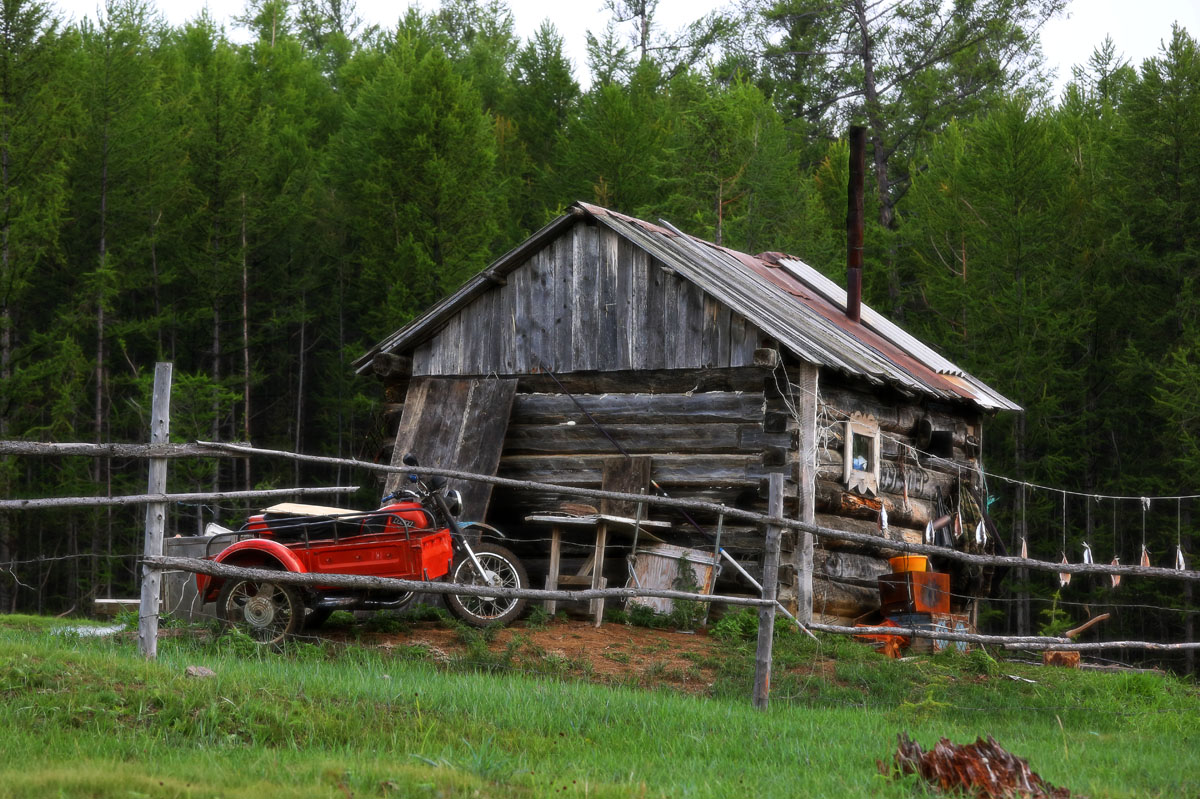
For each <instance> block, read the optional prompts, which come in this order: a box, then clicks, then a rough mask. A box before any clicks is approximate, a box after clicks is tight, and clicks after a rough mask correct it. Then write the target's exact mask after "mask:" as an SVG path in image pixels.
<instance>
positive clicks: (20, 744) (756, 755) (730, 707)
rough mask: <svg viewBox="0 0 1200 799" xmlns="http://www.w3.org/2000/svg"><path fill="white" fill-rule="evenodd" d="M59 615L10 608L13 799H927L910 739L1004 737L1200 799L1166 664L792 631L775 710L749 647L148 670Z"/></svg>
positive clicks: (4, 648) (265, 656)
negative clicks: (532, 658) (1144, 667)
mask: <svg viewBox="0 0 1200 799" xmlns="http://www.w3.org/2000/svg"><path fill="white" fill-rule="evenodd" d="M61 624H62V623H61V622H58V623H52V622H48V621H47V620H42V619H32V618H29V617H17V616H0V798H3V799H7V798H8V797H67V798H68V799H75V798H77V797H156V798H157V797H195V798H196V799H199V798H200V797H230V798H231V799H232V798H233V797H238V798H241V797H247V798H249V797H254V799H262V797H343V798H344V797H387V796H393V797H400V796H404V797H409V796H414V797H422V796H429V797H458V796H462V797H468V796H470V797H543V796H545V797H549V796H587V797H618V796H620V797H624V796H647V797H659V796H663V797H739V799H740V797H751V796H754V797H785V796H786V797H795V796H800V797H859V796H870V797H908V796H913V795H922V792H921V789H920V788H919V787H917V786H915V785H914V784H913V783H912V782H911V781H909V782H904V781H901V782H893V781H890V780H887V779H885V778H884V777H882V776H880V775H879V774H878V773H877V770H876V766H875V761H876V760H877V759H883V760H889V759H890V757H891V753H892V752H893V751H894V750H895V744H896V735H897V733H900V732H908V733H909V734H910V735H912V736H913V737H914V738H916V739H917V740H918V741H920V742H921V743H922V744H923V745H927V746H928V745H930V744H932V743H933V742H935V741H936V740H937V738H939V737H941V736H945V737H948V738H950V739H951V740H953V741H956V742H967V741H971V740H974V738H975V737H976V736H982V735H991V736H993V737H994V738H995V739H996V740H997V741H998V742H999V743H1000V744H1001V745H1003V746H1004V747H1005V748H1007V749H1008V750H1009V751H1011V752H1014V753H1015V754H1018V755H1020V756H1022V757H1025V758H1026V759H1028V760H1029V761H1030V765H1031V767H1032V768H1033V769H1034V770H1035V771H1037V772H1038V773H1039V774H1041V775H1042V777H1043V778H1045V779H1046V780H1048V781H1049V782H1051V783H1053V784H1055V785H1060V786H1066V787H1068V788H1070V789H1071V791H1072V793H1073V794H1074V795H1085V796H1089V797H1093V798H1096V797H1197V796H1200V692H1198V691H1197V689H1196V687H1195V685H1193V684H1191V683H1189V682H1185V681H1182V680H1179V679H1176V678H1172V677H1167V676H1164V675H1157V674H1144V673H1115V674H1114V673H1103V674H1101V673H1081V672H1073V671H1068V670H1062V669H1048V668H1040V667H1032V666H1026V665H1020V664H1013V663H997V662H996V661H994V660H992V659H991V658H990V657H987V656H985V655H983V654H982V653H975V654H972V655H968V656H962V655H954V656H951V655H939V656H934V657H928V658H924V659H919V660H916V661H909V662H906V663H896V662H892V661H888V660H886V659H884V658H882V657H880V656H878V655H875V654H874V653H873V652H871V651H870V650H868V649H866V648H865V647H862V646H860V645H858V644H855V643H852V642H847V641H841V640H825V641H824V642H822V644H820V645H819V646H816V645H813V644H812V643H811V642H807V641H806V640H804V639H802V638H801V637H800V636H797V635H794V634H789V633H787V632H783V631H781V633H780V637H779V640H778V643H777V646H776V656H777V659H776V664H777V666H778V669H777V673H776V675H775V677H774V680H773V690H772V704H771V709H770V710H769V711H767V712H765V713H764V712H757V711H755V710H753V709H752V708H751V707H750V705H749V701H748V698H747V697H748V691H749V679H750V674H751V673H752V669H753V667H752V653H751V649H750V645H749V644H748V643H744V642H740V641H738V640H736V638H735V639H734V640H730V641H727V642H726V643H724V644H721V645H719V646H718V647H717V648H716V649H715V650H714V653H713V655H712V658H713V663H711V664H709V665H710V666H713V667H714V668H715V669H716V672H717V673H718V674H719V677H718V678H717V679H716V681H715V682H714V684H713V685H712V687H711V690H710V692H709V693H710V694H711V695H710V696H694V695H685V694H681V693H678V692H675V691H669V690H646V689H643V688H630V687H623V686H608V685H594V684H590V683H588V682H587V681H585V680H582V679H577V678H573V677H570V676H563V674H564V672H563V670H562V669H561V668H559V667H556V666H554V665H553V664H551V665H548V666H547V668H546V669H545V672H546V673H545V674H541V675H538V674H531V673H528V672H529V670H530V669H529V665H530V664H529V663H528V662H526V663H525V664H524V666H525V670H524V671H520V672H517V671H515V670H513V669H511V668H509V666H511V663H510V662H506V661H505V659H504V657H503V655H497V656H492V657H488V658H484V659H482V660H479V661H477V662H474V663H471V662H468V661H462V662H459V663H458V665H457V666H455V667H446V666H436V665H434V664H431V663H430V662H428V660H427V659H426V658H425V657H424V653H423V652H422V651H421V650H420V649H419V648H414V647H409V648H405V647H400V648H396V649H393V650H391V651H382V650H379V649H375V648H368V647H360V646H333V645H328V644H324V645H303V644H302V645H296V646H291V647H289V648H288V649H287V650H286V651H284V652H282V653H269V652H260V651H257V650H255V649H254V647H253V645H249V644H248V642H246V641H244V640H239V639H237V638H232V637H228V636H225V637H220V638H214V637H211V636H207V637H196V636H190V635H181V636H179V637H174V638H166V639H164V640H162V641H161V642H160V648H159V651H160V655H159V659H158V661H156V662H153V663H148V662H145V661H142V660H141V659H140V658H139V657H138V655H137V651H136V644H135V643H134V642H133V641H132V640H131V639H130V638H129V637H123V638H122V637H118V638H116V639H113V638H94V637H88V636H81V635H79V634H77V633H70V632H65V633H64V632H59V631H56V629H55V628H56V625H61ZM816 661H819V662H820V664H821V667H820V668H815V669H814V668H812V665H813V663H814V662H816ZM192 665H196V666H205V667H207V668H209V669H211V670H213V671H214V672H215V676H214V677H211V678H207V679H205V678H193V677H188V676H186V674H185V671H186V669H187V667H188V666H192ZM1008 675H1012V676H1017V677H1024V678H1026V679H1031V680H1035V681H1036V682H1034V683H1028V682H1022V681H1018V680H1013V679H1011V677H1010V676H1008Z"/></svg>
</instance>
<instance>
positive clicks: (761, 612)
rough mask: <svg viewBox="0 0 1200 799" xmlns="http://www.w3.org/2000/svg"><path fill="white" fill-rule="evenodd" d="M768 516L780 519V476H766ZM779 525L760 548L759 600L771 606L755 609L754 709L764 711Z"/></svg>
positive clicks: (768, 690)
mask: <svg viewBox="0 0 1200 799" xmlns="http://www.w3.org/2000/svg"><path fill="white" fill-rule="evenodd" d="M768 486H769V495H768V500H767V503H768V504H767V513H768V515H770V516H772V517H774V518H776V519H781V518H783V475H782V474H772V475H771V476H770V482H769V483H768ZM780 532H781V531H780V528H779V525H775V524H768V525H767V535H766V543H765V546H764V548H763V579H762V598H763V599H769V600H771V604H769V605H763V606H762V607H760V608H759V609H758V649H757V650H756V651H755V654H754V706H755V707H756V708H758V709H759V710H766V708H767V701H768V699H769V698H770V694H771V644H772V642H773V641H774V638H775V595H776V593H777V592H778V590H779V537H780Z"/></svg>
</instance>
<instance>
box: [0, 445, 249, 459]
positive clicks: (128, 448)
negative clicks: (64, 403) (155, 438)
mask: <svg viewBox="0 0 1200 799" xmlns="http://www.w3.org/2000/svg"><path fill="white" fill-rule="evenodd" d="M0 455H33V456H46V457H57V456H67V455H72V456H81V457H91V458H199V457H204V458H241V457H245V456H244V455H239V454H237V453H234V452H230V451H229V450H227V449H224V448H221V447H212V446H207V445H205V444H83V443H55V442H45V441H0Z"/></svg>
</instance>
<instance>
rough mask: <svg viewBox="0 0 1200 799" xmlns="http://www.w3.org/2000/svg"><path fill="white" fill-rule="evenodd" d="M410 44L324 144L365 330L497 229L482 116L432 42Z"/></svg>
mask: <svg viewBox="0 0 1200 799" xmlns="http://www.w3.org/2000/svg"><path fill="white" fill-rule="evenodd" d="M413 49H414V48H411V47H408V46H407V45H406V46H405V47H404V48H402V49H401V50H400V51H399V52H397V53H396V54H393V55H392V56H390V57H389V58H388V59H387V60H385V61H384V62H383V64H382V65H381V66H380V68H379V71H378V74H377V75H376V76H375V77H374V78H373V79H372V80H371V82H370V83H368V84H367V85H365V86H364V87H363V88H362V90H361V91H360V92H359V93H358V96H357V99H356V102H355V105H354V107H353V108H351V109H350V110H349V111H348V112H347V116H346V121H345V124H344V126H343V128H342V130H341V132H340V133H339V135H338V136H337V137H336V139H335V141H334V142H333V144H332V149H331V154H330V157H331V163H330V171H331V174H332V175H333V178H334V180H335V182H336V184H337V185H338V187H339V191H340V192H341V193H342V201H343V203H344V205H343V208H342V213H343V219H344V221H345V224H346V226H347V228H348V229H349V230H350V231H351V233H352V236H353V239H352V244H351V248H352V252H353V253H354V256H353V258H354V261H355V262H356V269H357V270H358V271H357V274H356V275H355V277H354V279H353V283H354V285H355V287H356V290H357V291H358V292H360V293H359V294H358V295H357V296H356V298H355V301H356V302H357V303H358V304H359V307H360V311H361V319H362V324H363V334H364V335H365V337H366V339H368V340H369V339H374V338H377V337H379V336H382V335H384V334H385V333H387V332H388V331H390V330H391V329H393V328H394V327H396V326H397V325H399V324H400V323H401V322H403V321H405V320H407V319H409V318H411V317H412V315H413V314H415V313H417V312H418V311H419V310H421V309H422V308H425V307H427V306H428V305H430V304H431V303H432V302H433V301H434V300H435V299H437V298H438V297H440V296H442V295H443V294H444V293H446V292H448V291H450V290H452V289H453V288H455V287H456V286H458V285H459V284H460V283H461V282H462V281H463V280H464V279H466V278H467V277H468V276H470V275H471V274H473V273H474V272H475V271H477V270H478V269H481V268H482V267H483V266H484V265H486V263H487V262H488V260H489V258H490V257H491V249H490V247H491V244H492V242H493V240H494V238H495V231H496V209H495V206H494V199H495V194H494V185H495V172H494V162H495V151H494V142H493V139H492V125H491V120H490V118H489V116H488V115H487V114H486V113H484V112H482V111H481V110H480V103H479V98H478V95H476V94H475V92H474V91H473V90H472V89H471V87H470V86H469V85H468V84H467V83H466V82H465V81H464V80H463V79H462V78H461V77H459V76H458V75H457V74H456V73H455V71H454V69H453V68H452V66H451V64H450V62H449V60H448V59H447V58H446V56H445V55H444V54H443V53H442V52H441V50H440V49H438V48H432V49H427V50H426V51H425V52H424V54H423V55H422V56H420V57H417V56H416V54H415V53H414V52H413Z"/></svg>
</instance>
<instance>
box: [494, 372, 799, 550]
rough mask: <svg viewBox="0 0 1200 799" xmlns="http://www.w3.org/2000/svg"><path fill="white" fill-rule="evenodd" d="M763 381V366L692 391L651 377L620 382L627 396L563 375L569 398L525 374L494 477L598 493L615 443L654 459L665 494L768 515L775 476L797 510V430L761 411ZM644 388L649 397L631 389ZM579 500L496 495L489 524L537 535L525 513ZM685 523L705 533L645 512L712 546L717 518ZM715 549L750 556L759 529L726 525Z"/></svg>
mask: <svg viewBox="0 0 1200 799" xmlns="http://www.w3.org/2000/svg"><path fill="white" fill-rule="evenodd" d="M767 376H769V372H768V371H767V370H763V369H744V370H738V371H737V373H736V374H735V373H733V372H727V373H726V375H725V376H724V379H723V381H722V382H723V383H724V385H707V386H703V387H704V388H707V389H709V390H704V391H697V390H694V389H696V388H697V383H696V382H695V381H694V380H692V379H690V377H689V376H687V375H685V374H682V373H681V374H667V373H654V374H649V373H648V374H644V375H641V376H640V379H631V380H629V381H627V382H625V384H624V389H625V390H624V392H608V391H604V392H598V391H596V389H599V388H612V387H614V386H613V385H612V383H611V382H610V381H611V377H608V376H605V377H601V376H596V375H562V376H560V379H561V380H562V381H563V382H564V384H565V385H566V387H567V388H568V390H569V391H570V392H571V395H573V396H574V399H572V396H568V395H567V394H565V393H563V392H562V391H561V390H558V389H557V386H555V385H554V384H553V382H552V381H547V380H546V379H545V378H544V377H538V376H530V377H529V378H522V380H521V382H520V385H521V387H520V389H519V392H518V394H517V396H516V399H515V400H514V402H513V409H512V415H511V417H510V419H509V425H508V433H507V435H506V438H505V443H504V450H503V455H502V457H501V459H500V467H499V471H498V472H497V474H498V475H499V476H501V477H507V478H511V479H516V480H531V481H537V482H548V483H558V484H561V485H568V486H582V487H591V488H599V487H600V486H601V478H602V470H603V465H604V461H605V459H607V458H611V457H613V456H614V455H620V451H619V450H618V449H617V447H616V445H615V444H614V443H613V441H615V442H616V443H617V444H619V445H620V446H621V447H622V448H623V449H624V450H625V451H626V452H628V453H629V454H631V455H648V456H650V457H651V459H652V460H651V479H653V480H654V481H655V482H657V483H658V485H659V486H660V487H661V488H662V489H663V490H664V491H666V493H667V494H668V495H669V496H672V497H677V498H688V499H698V500H704V501H708V502H716V503H723V504H726V505H729V506H730V507H738V508H746V509H756V510H761V511H764V512H765V510H766V498H765V489H764V485H765V482H766V478H767V475H769V474H770V473H772V472H779V473H783V474H786V475H787V476H788V477H789V478H791V484H790V496H791V497H792V500H793V504H794V498H795V493H796V492H795V482H794V472H789V459H788V457H787V453H788V452H789V451H790V450H791V449H792V448H793V441H794V431H793V429H792V428H790V427H789V426H788V425H786V424H783V425H780V424H779V423H778V421H779V420H778V419H776V418H775V417H772V416H770V415H769V414H768V413H767V407H768V402H767V399H766V397H765V393H764V389H763V387H764V380H765V379H766V377H767ZM710 381H711V378H710ZM548 383H549V385H548ZM648 386H654V387H655V389H656V390H655V392H654V393H649V392H648V391H645V392H643V391H638V390H637V389H639V388H645V387H648ZM552 388H553V390H551V389H552ZM576 401H577V402H578V403H579V405H582V406H583V408H585V409H586V410H587V412H588V413H589V414H591V416H592V418H593V419H594V420H595V422H596V423H595V424H594V423H593V422H592V421H591V420H589V419H588V417H587V415H585V414H584V413H583V412H582V411H581V410H580V409H579V406H577V405H576ZM597 424H598V425H599V427H602V428H603V432H601V430H600V429H599V427H598V426H597ZM606 433H607V436H611V438H612V439H613V441H610V440H609V438H608V437H606V435H605V434H606ZM580 501H581V500H580V499H579V498H578V497H571V496H565V495H564V496H559V495H555V494H553V493H549V492H517V491H510V490H505V489H497V490H496V492H495V494H494V496H493V500H492V510H491V513H490V514H489V521H490V522H492V523H493V524H496V525H497V526H500V527H502V529H505V530H506V531H508V530H520V531H521V533H520V534H521V535H523V536H532V537H536V536H539V535H542V536H544V535H545V530H544V528H543V529H542V530H528V529H523V528H524V527H525V525H524V522H523V520H524V517H525V516H527V515H529V514H533V513H545V512H546V511H553V510H555V509H557V508H558V507H559V506H560V505H561V504H562V503H563V502H574V503H578V502H580ZM584 501H586V500H584ZM692 517H693V520H694V521H695V522H697V523H698V525H699V526H700V528H702V530H703V532H700V531H697V530H696V529H695V528H694V527H693V526H692V524H691V522H689V521H687V520H686V519H685V518H683V517H682V516H680V515H678V514H674V515H672V514H671V513H670V512H668V511H662V510H653V511H652V512H651V516H650V518H654V519H658V520H664V521H670V522H671V523H672V524H673V525H674V526H673V529H672V531H671V534H670V541H671V543H673V544H678V545H682V546H692V547H699V548H711V547H712V538H711V534H712V533H714V532H715V530H716V523H717V519H716V517H715V516H710V515H706V514H693V516H692ZM722 544H723V546H724V547H725V548H727V549H729V550H730V552H731V553H734V554H735V555H741V556H742V557H747V558H751V559H753V560H757V559H758V557H759V555H760V554H761V550H762V532H761V531H759V530H757V529H754V528H750V527H745V526H738V525H733V524H730V525H726V526H725V528H724V532H723V537H722Z"/></svg>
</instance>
